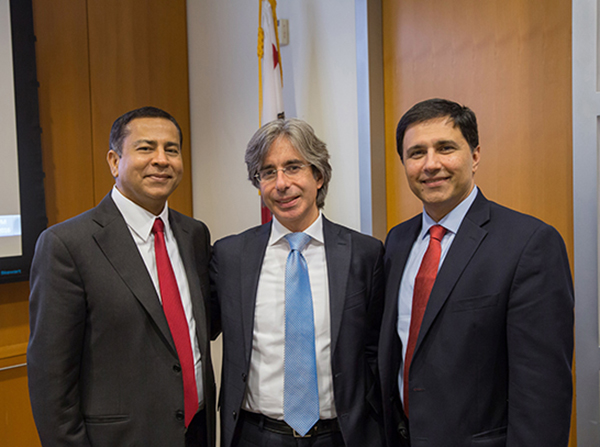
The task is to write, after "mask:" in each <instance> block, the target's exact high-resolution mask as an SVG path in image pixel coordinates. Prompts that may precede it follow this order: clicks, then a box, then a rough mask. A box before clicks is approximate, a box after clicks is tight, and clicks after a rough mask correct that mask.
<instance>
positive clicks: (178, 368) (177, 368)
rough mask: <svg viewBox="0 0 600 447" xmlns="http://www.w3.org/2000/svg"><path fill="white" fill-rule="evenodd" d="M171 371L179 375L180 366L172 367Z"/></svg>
mask: <svg viewBox="0 0 600 447" xmlns="http://www.w3.org/2000/svg"><path fill="white" fill-rule="evenodd" d="M173 371H175V372H176V373H180V372H181V366H179V365H178V364H175V365H173Z"/></svg>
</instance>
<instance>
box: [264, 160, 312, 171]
mask: <svg viewBox="0 0 600 447" xmlns="http://www.w3.org/2000/svg"><path fill="white" fill-rule="evenodd" d="M296 164H308V162H307V161H304V160H299V159H293V160H287V161H285V162H284V163H283V166H289V165H296ZM274 168H275V165H274V164H270V165H265V166H263V167H261V168H260V169H261V170H263V169H274Z"/></svg>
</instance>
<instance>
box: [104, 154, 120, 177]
mask: <svg viewBox="0 0 600 447" xmlns="http://www.w3.org/2000/svg"><path fill="white" fill-rule="evenodd" d="M106 161H107V162H108V167H109V168H110V173H111V174H112V176H113V177H114V178H117V177H118V176H119V161H121V157H120V155H119V154H117V153H116V152H115V151H113V150H112V149H111V150H109V151H108V154H106Z"/></svg>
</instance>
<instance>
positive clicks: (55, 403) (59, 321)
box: [27, 230, 90, 447]
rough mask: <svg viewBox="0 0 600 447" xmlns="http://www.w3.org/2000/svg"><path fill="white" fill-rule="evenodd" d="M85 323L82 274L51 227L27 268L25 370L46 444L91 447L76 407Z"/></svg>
mask: <svg viewBox="0 0 600 447" xmlns="http://www.w3.org/2000/svg"><path fill="white" fill-rule="evenodd" d="M85 324H86V298H85V291H84V287H83V282H82V279H81V276H80V274H79V272H78V269H77V266H76V265H75V262H74V260H73V258H72V256H71V254H70V253H69V250H68V248H67V247H66V246H65V244H64V243H63V242H62V241H61V240H60V239H59V238H58V236H57V235H56V234H54V233H53V232H52V231H48V230H47V231H45V232H44V233H43V234H42V235H41V236H40V238H39V240H38V243H37V246H36V252H35V256H34V259H33V264H32V269H31V295H30V329H31V334H30V339H29V346H28V349H27V363H28V368H27V373H28V378H29V394H30V399H31V407H32V410H33V416H34V419H35V423H36V426H37V429H38V432H39V435H40V440H41V441H42V445H44V446H58V445H60V446H62V447H70V446H78V447H79V446H81V447H83V446H89V445H90V443H89V441H88V439H87V435H86V431H85V424H84V421H83V417H82V414H81V411H80V386H79V385H80V384H79V371H80V363H81V355H82V350H83V343H84V336H85Z"/></svg>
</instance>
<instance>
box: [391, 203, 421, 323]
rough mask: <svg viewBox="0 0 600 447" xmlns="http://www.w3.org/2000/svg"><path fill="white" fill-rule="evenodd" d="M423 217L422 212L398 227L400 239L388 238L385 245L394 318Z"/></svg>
mask: <svg viewBox="0 0 600 447" xmlns="http://www.w3.org/2000/svg"><path fill="white" fill-rule="evenodd" d="M422 221H423V219H422V216H421V214H419V215H418V216H415V217H413V218H412V219H411V220H409V221H408V222H406V224H405V225H403V226H402V227H401V228H399V229H398V233H399V234H398V239H396V240H393V241H392V240H388V241H387V242H386V246H385V259H386V262H385V273H386V274H385V278H386V279H385V280H386V288H385V289H386V303H392V304H393V306H392V308H390V309H386V315H387V314H388V311H391V312H393V314H394V315H395V317H394V318H397V315H398V294H399V293H400V281H401V280H402V275H403V274H404V268H405V266H406V262H407V261H408V256H409V255H410V252H411V250H412V246H413V244H414V243H415V240H416V239H417V237H418V236H419V232H420V231H421V223H422Z"/></svg>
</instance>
